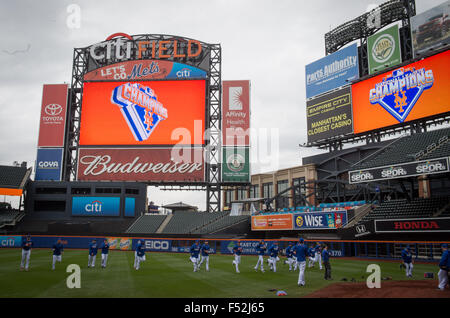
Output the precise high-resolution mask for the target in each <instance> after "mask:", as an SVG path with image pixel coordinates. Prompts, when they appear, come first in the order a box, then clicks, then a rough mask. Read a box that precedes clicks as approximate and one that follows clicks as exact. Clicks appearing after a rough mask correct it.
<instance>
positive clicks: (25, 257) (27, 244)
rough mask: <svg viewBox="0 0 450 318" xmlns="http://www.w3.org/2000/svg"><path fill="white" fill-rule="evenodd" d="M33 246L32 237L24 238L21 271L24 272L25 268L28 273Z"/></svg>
mask: <svg viewBox="0 0 450 318" xmlns="http://www.w3.org/2000/svg"><path fill="white" fill-rule="evenodd" d="M32 246H33V242H32V241H31V236H29V235H27V237H26V238H22V260H21V261H20V270H21V271H23V269H24V268H25V270H26V271H28V267H29V265H30V254H31V247H32Z"/></svg>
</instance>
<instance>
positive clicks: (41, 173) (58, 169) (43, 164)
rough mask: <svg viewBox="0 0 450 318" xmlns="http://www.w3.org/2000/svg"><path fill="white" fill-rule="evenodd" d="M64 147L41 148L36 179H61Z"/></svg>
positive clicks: (37, 160) (37, 161) (38, 153)
mask: <svg viewBox="0 0 450 318" xmlns="http://www.w3.org/2000/svg"><path fill="white" fill-rule="evenodd" d="M63 150H64V149H63V148H39V149H38V151H37V159H36V174H35V177H34V180H36V181H38V180H49V181H61V173H62V164H63Z"/></svg>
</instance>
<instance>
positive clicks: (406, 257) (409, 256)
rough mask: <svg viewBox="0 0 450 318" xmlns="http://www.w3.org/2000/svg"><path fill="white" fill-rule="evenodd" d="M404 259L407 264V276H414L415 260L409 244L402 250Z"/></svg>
mask: <svg viewBox="0 0 450 318" xmlns="http://www.w3.org/2000/svg"><path fill="white" fill-rule="evenodd" d="M402 260H403V264H404V265H405V272H406V277H412V270H413V260H412V254H411V248H410V247H409V245H406V247H405V248H404V249H403V250H402Z"/></svg>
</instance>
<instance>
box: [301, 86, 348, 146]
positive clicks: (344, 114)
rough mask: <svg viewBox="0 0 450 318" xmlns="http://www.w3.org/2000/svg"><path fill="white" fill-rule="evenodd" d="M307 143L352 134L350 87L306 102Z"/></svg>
mask: <svg viewBox="0 0 450 318" xmlns="http://www.w3.org/2000/svg"><path fill="white" fill-rule="evenodd" d="M306 113H307V116H306V117H307V131H308V142H309V143H311V142H315V141H318V140H320V139H328V138H331V137H335V136H339V135H345V134H349V133H352V132H353V119H352V92H351V89H350V87H345V88H342V89H340V90H337V91H333V92H331V93H328V94H325V95H323V96H320V97H316V98H313V99H310V100H308V101H307V102H306Z"/></svg>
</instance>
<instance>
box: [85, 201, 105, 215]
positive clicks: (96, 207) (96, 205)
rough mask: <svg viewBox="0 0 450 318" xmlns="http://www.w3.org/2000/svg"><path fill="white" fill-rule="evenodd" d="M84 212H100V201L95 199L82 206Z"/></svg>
mask: <svg viewBox="0 0 450 318" xmlns="http://www.w3.org/2000/svg"><path fill="white" fill-rule="evenodd" d="M84 210H85V211H86V212H102V202H101V201H98V200H95V201H92V202H91V203H88V204H86V205H85V206H84Z"/></svg>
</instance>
